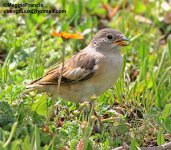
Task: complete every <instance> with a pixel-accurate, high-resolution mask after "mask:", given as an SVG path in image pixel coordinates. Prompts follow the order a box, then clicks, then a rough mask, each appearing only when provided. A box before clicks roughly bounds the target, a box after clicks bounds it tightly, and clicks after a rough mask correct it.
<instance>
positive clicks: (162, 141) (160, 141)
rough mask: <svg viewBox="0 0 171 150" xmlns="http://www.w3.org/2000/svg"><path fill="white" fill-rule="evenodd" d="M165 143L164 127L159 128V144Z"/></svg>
mask: <svg viewBox="0 0 171 150" xmlns="http://www.w3.org/2000/svg"><path fill="white" fill-rule="evenodd" d="M164 143H165V140H164V135H163V132H162V129H160V130H159V133H158V135H157V144H158V145H162V144H164Z"/></svg>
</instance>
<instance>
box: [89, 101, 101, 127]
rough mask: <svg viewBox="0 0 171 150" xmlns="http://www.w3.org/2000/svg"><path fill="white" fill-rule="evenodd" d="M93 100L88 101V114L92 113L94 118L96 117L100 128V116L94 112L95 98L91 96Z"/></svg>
mask: <svg viewBox="0 0 171 150" xmlns="http://www.w3.org/2000/svg"><path fill="white" fill-rule="evenodd" d="M92 99H93V100H91V101H90V102H89V104H90V114H91V115H92V114H93V115H94V116H95V117H96V119H97V121H98V122H99V124H100V128H101V127H102V122H101V118H100V116H98V114H97V113H96V111H95V100H94V98H92Z"/></svg>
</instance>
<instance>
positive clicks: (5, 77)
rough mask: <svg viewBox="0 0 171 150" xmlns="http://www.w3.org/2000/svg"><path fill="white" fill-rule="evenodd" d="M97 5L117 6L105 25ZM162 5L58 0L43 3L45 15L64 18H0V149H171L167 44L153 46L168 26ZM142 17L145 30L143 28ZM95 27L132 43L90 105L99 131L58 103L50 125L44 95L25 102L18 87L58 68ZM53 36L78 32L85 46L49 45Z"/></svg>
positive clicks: (55, 41) (74, 107)
mask: <svg viewBox="0 0 171 150" xmlns="http://www.w3.org/2000/svg"><path fill="white" fill-rule="evenodd" d="M20 2H26V1H24V0H23V1H19V3H20ZM34 3H39V1H38V0H37V1H34ZM103 3H108V6H111V7H113V8H115V7H116V6H119V10H118V11H117V13H116V14H115V15H114V16H113V17H112V19H111V20H110V19H108V18H107V12H106V10H105V9H104V8H103V7H102V4H103ZM163 3H166V2H165V1H164V0H160V1H157V2H156V1H132V0H130V1H125V0H123V1H112V2H110V3H109V2H108V0H101V1H97V0H95V1H91V0H87V2H86V1H81V0H79V1H77V2H76V1H74V0H72V1H69V2H66V1H64V0H59V1H57V2H55V5H54V4H52V3H50V2H49V3H46V2H43V4H44V8H46V9H50V8H56V9H59V8H60V9H65V10H66V14H53V15H52V14H39V15H37V14H3V13H1V14H2V15H1V16H0V35H1V36H0V108H1V109H0V149H2V150H6V149H11V150H18V149H21V150H22V149H23V150H30V149H38V150H39V149H43V150H50V149H60V150H63V149H70V150H75V149H76V147H77V149H78V150H79V147H83V149H87V150H91V149H101V150H103V149H104V150H106V149H112V148H114V147H118V146H120V145H122V142H126V143H127V144H129V145H130V146H131V149H137V147H140V146H150V145H151V146H154V145H161V144H163V143H165V142H168V141H171V140H170V139H171V104H170V103H171V90H170V89H171V40H169V38H168V40H165V44H160V42H159V41H160V39H161V38H162V37H163V35H164V34H166V33H168V32H169V31H170V28H171V26H170V25H169V24H168V25H167V24H165V23H164V21H162V20H161V18H163V17H164V16H166V15H167V13H168V10H165V9H163V7H162V4H163ZM4 9H5V8H4V7H2V5H1V7H0V10H1V11H3V10H4ZM136 16H138V20H137V19H135V18H136ZM141 16H143V17H145V18H146V19H147V18H148V19H149V20H150V21H151V23H150V24H149V23H146V22H145V21H143V22H142V20H141V19H140V18H141ZM100 26H108V27H111V28H114V29H117V30H120V31H121V32H122V33H124V34H125V35H126V37H128V38H129V39H130V40H131V45H130V46H129V47H126V48H124V50H123V58H124V61H123V69H122V74H121V77H120V79H119V80H118V82H117V83H116V85H115V86H114V87H113V88H112V89H109V90H108V91H107V92H106V93H104V94H103V95H101V96H100V97H98V98H97V100H96V101H97V102H96V106H95V109H96V112H97V113H98V115H99V116H101V118H102V119H103V124H102V127H101V128H100V127H99V123H98V121H95V119H94V116H91V114H90V115H89V117H88V120H87V119H86V118H85V116H84V113H83V112H82V111H81V110H82V108H83V107H85V106H84V105H85V104H82V105H78V104H75V103H71V102H67V101H64V100H62V99H61V98H59V97H57V98H56V100H55V101H56V102H57V104H56V106H55V108H56V110H54V115H53V116H52V117H51V118H50V120H49V119H48V118H49V116H48V112H49V111H50V110H51V103H52V98H51V97H49V96H48V95H46V94H45V93H36V92H31V93H30V94H24V85H25V83H27V82H28V81H29V80H32V79H36V78H38V77H40V76H42V75H43V73H44V72H45V70H46V69H47V68H49V67H50V66H53V65H54V64H55V63H60V62H61V54H62V50H63V46H64V47H65V55H66V58H69V57H70V56H71V55H72V54H74V53H76V52H78V51H79V50H80V49H82V48H84V47H85V46H86V45H87V44H88V43H89V41H90V39H91V38H92V36H93V35H94V34H95V33H96V31H97V30H98V29H99V28H100ZM53 30H61V31H67V32H71V31H72V32H73V33H75V32H81V33H83V34H84V36H85V40H83V41H79V40H72V39H71V40H69V41H67V42H65V41H62V40H61V39H59V38H54V37H52V36H51V32H52V31H53ZM161 31H162V32H161ZM1 56H2V57H1ZM82 145H83V146H82Z"/></svg>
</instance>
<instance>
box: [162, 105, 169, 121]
mask: <svg viewBox="0 0 171 150" xmlns="http://www.w3.org/2000/svg"><path fill="white" fill-rule="evenodd" d="M170 113H171V104H166V106H165V108H164V111H163V118H164V119H167V118H168V117H169V114H170Z"/></svg>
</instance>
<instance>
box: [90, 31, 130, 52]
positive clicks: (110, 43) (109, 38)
mask: <svg viewBox="0 0 171 150" xmlns="http://www.w3.org/2000/svg"><path fill="white" fill-rule="evenodd" d="M90 45H91V46H92V47H94V48H96V49H97V50H103V51H105V50H106V51H114V50H116V49H119V47H122V46H127V45H129V40H128V39H127V38H126V37H125V36H124V35H123V34H122V33H121V32H119V31H117V30H114V29H110V28H105V29H102V30H100V31H98V32H97V33H96V35H95V36H94V38H93V40H92V41H91V43H90Z"/></svg>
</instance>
